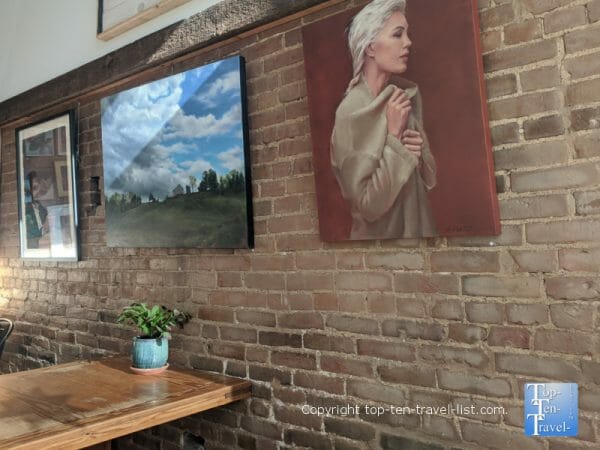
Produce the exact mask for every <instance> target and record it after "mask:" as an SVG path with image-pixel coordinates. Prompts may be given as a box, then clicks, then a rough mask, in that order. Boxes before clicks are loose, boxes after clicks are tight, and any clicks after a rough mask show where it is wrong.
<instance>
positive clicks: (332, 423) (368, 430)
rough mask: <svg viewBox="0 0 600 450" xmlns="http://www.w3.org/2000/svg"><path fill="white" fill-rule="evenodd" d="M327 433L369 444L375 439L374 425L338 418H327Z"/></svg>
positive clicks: (325, 420)
mask: <svg viewBox="0 0 600 450" xmlns="http://www.w3.org/2000/svg"><path fill="white" fill-rule="evenodd" d="M324 422H325V431H327V432H328V433H333V434H337V435H339V436H344V437H347V438H349V439H354V440H357V441H362V442H368V441H370V440H372V439H373V438H374V437H375V429H374V428H373V426H372V425H370V424H366V423H362V422H357V421H349V420H347V419H343V418H337V417H325V419H324Z"/></svg>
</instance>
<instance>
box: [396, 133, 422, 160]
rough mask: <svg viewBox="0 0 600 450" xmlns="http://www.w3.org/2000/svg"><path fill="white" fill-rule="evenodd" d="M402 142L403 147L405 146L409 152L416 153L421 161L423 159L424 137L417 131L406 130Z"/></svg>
mask: <svg viewBox="0 0 600 450" xmlns="http://www.w3.org/2000/svg"><path fill="white" fill-rule="evenodd" d="M400 142H402V145H404V146H405V147H406V149H407V150H408V151H410V152H412V153H414V155H415V156H416V157H417V158H419V160H420V159H421V152H422V151H423V137H422V136H421V133H419V132H418V131H416V130H404V133H402V136H401V138H400Z"/></svg>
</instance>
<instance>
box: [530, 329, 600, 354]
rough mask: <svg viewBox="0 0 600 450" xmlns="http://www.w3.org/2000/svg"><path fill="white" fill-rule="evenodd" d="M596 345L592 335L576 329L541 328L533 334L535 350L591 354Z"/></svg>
mask: <svg viewBox="0 0 600 450" xmlns="http://www.w3.org/2000/svg"><path fill="white" fill-rule="evenodd" d="M597 345H598V342H597V339H595V337H594V335H592V334H587V333H581V332H577V331H572V330H570V331H564V330H543V329H540V330H538V331H537V332H536V333H535V336H534V348H535V349H536V350H541V351H546V352H556V353H567V354H570V355H587V356H591V355H592V354H594V351H595V349H596V347H597Z"/></svg>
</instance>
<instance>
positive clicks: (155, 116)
mask: <svg viewBox="0 0 600 450" xmlns="http://www.w3.org/2000/svg"><path fill="white" fill-rule="evenodd" d="M183 80H184V75H181V74H180V75H174V76H172V77H169V78H165V79H163V80H158V81H155V82H154V83H151V84H147V85H144V86H140V87H138V88H135V89H130V90H128V91H124V92H121V93H120V94H118V95H116V96H115V97H112V98H111V99H110V100H108V99H105V100H103V105H102V106H103V108H102V140H103V148H104V152H105V157H104V162H105V178H106V183H107V185H109V187H110V184H111V183H112V182H113V181H114V180H115V179H116V178H117V177H120V176H121V175H122V174H123V171H124V170H128V168H129V167H130V166H131V165H139V161H138V160H140V158H141V160H144V159H147V158H148V156H149V155H153V156H156V157H160V156H164V158H166V159H167V160H168V157H167V156H168V153H169V152H168V151H167V150H166V147H163V148H161V147H160V146H157V144H158V141H159V140H160V134H161V129H162V128H163V127H164V125H165V122H166V121H168V120H169V119H170V118H171V117H172V116H173V115H175V114H176V112H177V111H178V110H179V101H180V99H181V95H182V92H183V90H182V88H181V83H182V82H183ZM148 148H150V150H147V149H148ZM174 150H177V149H174ZM179 150H182V148H180V149H179ZM142 153H145V154H142ZM123 175H125V174H123ZM130 175H131V174H130Z"/></svg>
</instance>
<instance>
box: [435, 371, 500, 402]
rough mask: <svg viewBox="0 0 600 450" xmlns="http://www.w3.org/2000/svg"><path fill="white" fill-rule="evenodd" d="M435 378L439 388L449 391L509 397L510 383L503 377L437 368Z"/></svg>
mask: <svg viewBox="0 0 600 450" xmlns="http://www.w3.org/2000/svg"><path fill="white" fill-rule="evenodd" d="M437 379H438V385H439V387H440V388H441V389H447V390H450V391H459V392H466V393H468V394H476V395H485V396H490V397H510V396H511V394H512V389H511V387H510V383H509V382H508V380H506V379H504V378H489V377H482V376H477V375H471V374H468V373H462V372H450V371H448V370H442V369H438V370H437Z"/></svg>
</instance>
